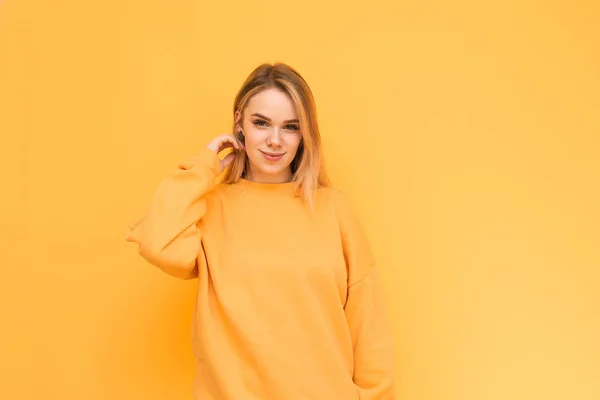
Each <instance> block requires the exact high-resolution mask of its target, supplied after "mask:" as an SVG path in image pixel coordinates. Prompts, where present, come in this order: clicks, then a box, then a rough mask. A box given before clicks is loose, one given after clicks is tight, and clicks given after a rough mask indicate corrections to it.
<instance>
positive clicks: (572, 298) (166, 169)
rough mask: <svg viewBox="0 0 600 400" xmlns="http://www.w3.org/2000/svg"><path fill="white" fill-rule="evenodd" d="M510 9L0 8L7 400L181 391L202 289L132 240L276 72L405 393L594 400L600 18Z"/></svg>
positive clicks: (440, 399)
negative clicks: (259, 76) (351, 226)
mask: <svg viewBox="0 0 600 400" xmlns="http://www.w3.org/2000/svg"><path fill="white" fill-rule="evenodd" d="M497 3H498V4H491V3H490V2H483V1H479V2H477V1H466V0H456V1H449V0H447V1H440V2H436V3H434V2H422V1H416V0H413V1H403V2H397V1H391V0H389V1H384V0H375V1H369V2H366V3H364V4H357V5H349V4H348V3H347V2H339V4H337V5H334V4H333V3H331V2H325V1H316V0H306V1H302V2H300V3H298V2H293V3H290V4H287V3H286V2H279V1H260V0H259V1H236V2H208V1H201V2H200V1H177V2H167V1H161V2H159V1H149V0H138V1H133V0H129V1H123V0H121V1H94V2H91V1H74V0H71V1H67V0H65V1H61V2H56V1H33V0H29V1H25V0H21V1H16V0H12V1H11V0H4V1H3V2H2V3H0V132H1V139H2V141H1V145H0V149H1V150H0V151H1V154H0V170H1V171H2V176H1V179H2V196H1V197H0V206H1V210H2V212H1V214H0V218H1V219H0V228H1V229H0V240H1V241H0V243H2V251H1V253H0V254H1V256H2V275H1V279H0V321H1V322H2V326H1V328H0V367H1V369H0V398H1V399H7V400H12V399H61V400H69V399H78V400H79V399H86V400H92V399H115V400H118V399H145V400H151V399H186V398H190V389H191V381H192V367H193V365H192V359H191V353H190V348H189V342H188V332H189V331H188V326H189V318H190V315H191V312H192V301H193V296H194V282H180V281H177V280H174V279H169V278H168V277H167V276H166V275H164V274H162V273H160V272H158V270H156V269H154V268H152V267H151V266H149V265H148V264H146V263H145V262H144V261H143V260H142V259H141V258H139V257H138V256H137V253H136V249H135V248H134V247H132V245H131V244H129V243H125V242H124V229H125V226H126V225H127V224H128V223H129V222H130V221H131V220H132V219H133V218H135V217H137V216H138V214H139V213H140V212H141V211H142V210H143V208H144V207H145V205H146V204H147V202H148V201H149V199H150V196H151V195H152V193H153V191H154V189H155V187H156V185H157V184H158V182H159V181H160V179H162V177H164V176H165V175H166V174H168V173H170V172H171V171H172V170H173V168H174V167H175V166H176V163H177V162H178V161H179V160H181V159H182V158H186V157H187V156H189V155H190V154H192V153H193V152H195V151H197V150H198V149H200V148H201V146H204V145H205V144H206V143H207V141H208V140H210V139H211V138H212V137H213V136H215V135H217V134H220V133H223V132H228V130H229V128H230V117H231V116H230V111H231V110H230V108H231V104H232V101H233V96H234V95H235V92H236V90H237V89H238V87H239V85H240V84H241V83H242V81H243V79H244V78H245V77H246V75H247V74H248V73H250V71H251V70H252V69H253V68H254V67H255V66H256V65H258V63H260V62H263V61H279V60H281V61H285V62H288V63H290V64H292V65H293V66H295V67H297V68H298V69H299V70H300V71H301V73H303V74H304V75H305V77H306V78H307V80H308V81H309V83H310V84H311V85H312V87H313V90H314V92H315V96H316V99H317V105H318V109H319V118H320V122H321V126H322V132H323V135H324V141H325V150H326V154H327V159H328V165H329V168H330V171H331V175H332V177H333V179H334V181H335V182H336V183H337V186H339V187H340V188H342V189H344V190H345V191H346V192H348V194H349V195H350V196H351V197H352V198H353V199H354V201H355V203H356V206H357V209H358V210H359V213H360V214H361V217H362V218H363V219H364V224H365V227H366V229H367V230H368V233H369V235H370V237H371V239H372V242H373V247H374V249H375V251H376V255H377V257H378V259H379V261H380V268H381V271H382V275H383V277H384V280H385V282H384V283H385V290H386V293H385V295H386V298H387V299H388V301H389V309H390V314H391V317H392V319H393V328H394V334H395V338H396V360H397V365H398V372H397V378H398V379H397V380H398V397H397V398H398V400H400V399H402V400H404V399H414V400H417V399H419V400H446V399H452V400H488V399H489V400H496V399H498V400H500V399H502V400H506V399H511V400H521V399H522V400H525V399H527V400H530V399H540V400H566V399H577V400H597V399H599V398H600V309H599V307H600V268H599V267H600V251H599V249H600V244H599V242H600V234H599V232H600V207H599V204H600V190H599V188H598V183H599V179H600V162H599V153H600V116H599V110H600V74H599V71H600V51H598V49H599V47H598V46H599V45H598V43H600V35H599V28H598V20H599V17H600V13H599V11H600V7H599V6H598V3H597V2H592V1H587V2H586V1H583V0H579V1H566V0H563V1H557V2H519V1H508V2H506V1H503V2H497ZM524 3H527V4H524ZM534 3H539V4H534ZM594 3H595V4H594Z"/></svg>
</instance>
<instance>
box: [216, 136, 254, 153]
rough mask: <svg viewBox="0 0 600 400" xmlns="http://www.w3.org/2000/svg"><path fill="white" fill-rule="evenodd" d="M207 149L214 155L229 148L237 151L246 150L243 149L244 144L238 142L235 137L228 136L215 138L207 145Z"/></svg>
mask: <svg viewBox="0 0 600 400" xmlns="http://www.w3.org/2000/svg"><path fill="white" fill-rule="evenodd" d="M207 147H208V148H210V149H211V150H213V151H214V152H216V153H220V152H221V151H222V150H225V149H227V148H229V147H233V148H235V149H236V150H237V151H243V150H245V149H246V148H245V147H244V144H243V143H242V142H240V141H239V140H238V139H237V138H236V137H235V136H233V135H228V134H225V135H221V136H218V137H216V138H215V139H213V141H212V142H210V143H209V144H208V146H207Z"/></svg>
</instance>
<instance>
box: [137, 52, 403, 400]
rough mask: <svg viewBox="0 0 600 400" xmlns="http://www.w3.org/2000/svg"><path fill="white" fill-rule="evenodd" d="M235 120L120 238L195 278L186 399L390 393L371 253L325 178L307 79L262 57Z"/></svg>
mask: <svg viewBox="0 0 600 400" xmlns="http://www.w3.org/2000/svg"><path fill="white" fill-rule="evenodd" d="M233 120H234V132H235V133H236V134H235V135H229V134H225V135H221V136H218V137H216V138H215V139H214V140H212V142H210V143H209V144H208V146H207V147H206V148H204V149H202V150H201V151H199V152H198V153H197V154H196V155H195V156H192V157H190V158H189V159H188V160H187V161H184V162H182V163H181V164H180V165H179V166H178V168H177V170H176V171H174V172H173V174H172V175H171V176H169V177H168V178H167V179H165V180H164V181H163V182H162V183H161V184H160V185H159V187H158V189H157V191H156V193H155V195H154V199H153V201H152V203H151V206H150V208H149V210H148V212H147V213H146V215H145V216H144V217H143V218H141V219H140V220H138V221H136V222H135V223H134V224H133V225H132V226H131V227H130V228H129V230H128V237H127V239H128V240H129V241H131V242H135V243H137V244H138V245H139V252H140V254H141V255H142V256H143V257H144V258H145V259H146V260H148V262H150V263H152V264H154V265H156V266H158V267H159V268H160V269H162V270H163V271H165V272H166V273H168V274H170V275H172V276H175V277H178V278H182V279H191V278H198V291H197V298H196V304H195V313H194V319H193V324H192V348H193V352H194V355H195V358H196V361H197V365H196V375H195V384H194V395H195V398H196V399H199V400H251V399H252V400H254V399H256V400H258V399H260V400H300V399H306V400H358V399H360V400H376V399H378V400H379V399H386V400H387V399H393V394H392V390H393V389H392V386H393V384H392V381H393V371H392V364H393V362H392V358H393V351H392V341H391V336H390V328H389V325H388V321H387V316H386V313H385V311H384V304H383V301H382V293H381V289H380V282H379V278H378V276H377V270H376V268H375V261H374V259H373V256H372V254H371V250H370V248H369V243H368V241H367V238H366V237H365V234H364V232H363V230H362V228H361V224H360V222H359V221H358V219H357V218H356V216H355V214H354V213H353V212H352V207H351V206H350V203H349V201H348V199H347V198H346V197H345V196H344V195H343V194H342V193H341V192H340V191H338V190H336V189H334V188H332V187H331V186H330V185H329V183H328V180H327V177H326V174H325V170H324V167H323V158H322V153H321V139H320V134H319V128H318V126H317V119H316V110H315V104H314V100H313V97H312V94H311V91H310V89H309V87H308V85H307V84H306V82H305V81H304V79H303V78H302V77H301V76H300V75H299V74H298V72H296V71H295V70H294V69H293V68H291V67H289V66H287V65H285V64H281V63H278V64H275V65H270V64H263V65H261V66H259V67H258V68H257V69H255V70H254V71H253V72H252V74H251V75H250V76H249V77H248V78H247V80H246V82H245V83H244V84H243V86H242V88H241V89H240V91H239V92H238V94H237V96H236V98H235V102H234V107H233ZM228 148H229V149H230V150H231V152H230V153H229V154H227V155H226V156H225V157H224V158H223V159H221V158H220V157H219V154H220V153H221V151H222V150H224V149H228ZM221 173H223V177H222V178H223V179H221V180H219V178H220V175H221Z"/></svg>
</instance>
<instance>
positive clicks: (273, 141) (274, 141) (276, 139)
mask: <svg viewBox="0 0 600 400" xmlns="http://www.w3.org/2000/svg"><path fill="white" fill-rule="evenodd" d="M267 140H268V143H269V144H270V145H272V146H281V143H282V140H281V132H280V131H279V128H273V130H272V131H271V133H270V134H269V136H268V138H267Z"/></svg>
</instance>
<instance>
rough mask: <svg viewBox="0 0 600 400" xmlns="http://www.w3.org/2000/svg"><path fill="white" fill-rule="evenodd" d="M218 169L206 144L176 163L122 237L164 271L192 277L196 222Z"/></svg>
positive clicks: (197, 250)
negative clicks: (141, 214)
mask: <svg viewBox="0 0 600 400" xmlns="http://www.w3.org/2000/svg"><path fill="white" fill-rule="evenodd" d="M220 169H221V166H220V163H219V158H218V156H217V153H215V152H214V151H213V150H211V149H209V148H204V149H202V150H201V151H200V152H199V153H198V154H197V155H195V156H193V157H190V158H189V159H187V160H185V161H184V162H182V163H180V164H179V165H178V168H177V170H176V171H174V172H173V174H171V175H170V176H169V177H167V178H166V179H165V180H163V181H162V182H161V183H160V185H159V186H158V188H157V190H156V192H155V194H154V198H153V199H152V202H151V204H150V207H149V209H148V211H147V212H146V214H145V215H144V216H143V217H141V218H140V219H138V220H137V221H135V222H133V223H132V224H131V225H130V226H129V227H128V229H127V234H126V240H127V241H129V242H134V243H137V244H138V248H139V253H140V255H141V256H142V257H144V258H145V259H146V260H147V261H148V262H150V263H151V264H153V265H155V266H157V267H159V268H160V269H162V270H163V271H164V272H166V273H167V274H169V275H171V276H174V277H176V278H181V279H192V278H196V277H197V276H198V269H197V258H198V256H199V255H200V252H201V249H202V246H201V232H200V230H199V228H198V225H199V224H198V223H199V221H200V219H201V218H202V217H203V216H204V214H205V213H206V198H205V195H206V194H207V193H208V192H209V191H211V190H212V189H213V188H214V187H215V185H216V178H217V176H218V175H219V173H220Z"/></svg>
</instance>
